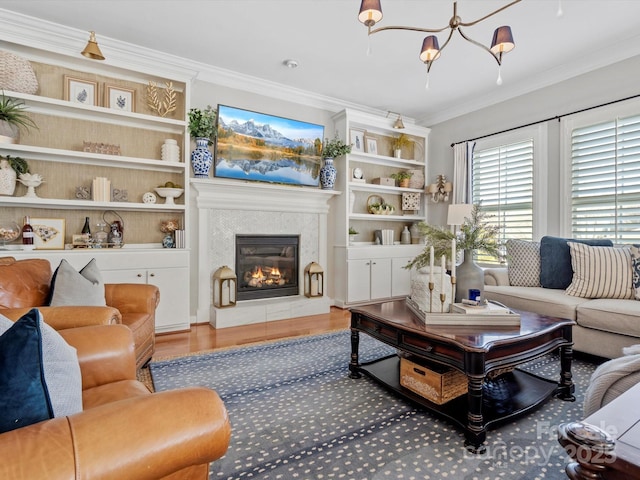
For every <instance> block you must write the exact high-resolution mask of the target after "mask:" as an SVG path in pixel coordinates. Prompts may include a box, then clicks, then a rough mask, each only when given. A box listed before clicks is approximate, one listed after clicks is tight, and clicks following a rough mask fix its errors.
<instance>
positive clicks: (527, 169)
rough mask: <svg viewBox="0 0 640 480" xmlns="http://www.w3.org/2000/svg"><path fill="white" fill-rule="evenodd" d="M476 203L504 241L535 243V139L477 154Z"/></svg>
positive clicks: (485, 150)
mask: <svg viewBox="0 0 640 480" xmlns="http://www.w3.org/2000/svg"><path fill="white" fill-rule="evenodd" d="M472 177H473V182H472V196H473V203H479V202H480V201H481V202H482V210H483V211H485V212H487V214H488V215H489V218H490V219H492V220H493V221H495V222H497V223H498V225H499V226H500V230H501V240H502V241H506V240H508V239H510V238H520V239H525V240H531V239H533V139H532V138H529V139H527V140H524V141H520V142H517V143H511V144H507V145H499V146H497V147H491V148H486V149H481V150H478V149H477V147H476V150H475V151H474V153H473V164H472Z"/></svg>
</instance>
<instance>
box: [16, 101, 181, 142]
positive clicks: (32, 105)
mask: <svg viewBox="0 0 640 480" xmlns="http://www.w3.org/2000/svg"><path fill="white" fill-rule="evenodd" d="M4 94H5V96H7V97H15V98H19V99H21V100H23V101H24V103H25V105H27V106H28V107H29V111H32V112H36V113H43V114H52V115H56V116H63V117H65V118H76V119H80V120H89V121H93V122H96V121H97V122H103V123H110V124H114V125H120V126H127V127H134V128H146V129H149V130H156V131H159V132H166V133H176V134H182V133H184V128H185V126H186V125H187V122H186V121H185V120H175V119H172V118H164V117H159V116H154V115H146V114H141V113H135V112H122V111H120V110H114V109H111V108H106V107H98V106H93V105H83V104H81V103H72V102H69V101H67V100H59V99H57V98H50V97H41V96H39V95H30V94H27V93H19V92H11V91H5V92H4Z"/></svg>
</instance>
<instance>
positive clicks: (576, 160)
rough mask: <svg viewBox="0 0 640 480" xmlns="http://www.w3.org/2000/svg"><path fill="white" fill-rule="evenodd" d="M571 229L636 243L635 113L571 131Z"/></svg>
mask: <svg viewBox="0 0 640 480" xmlns="http://www.w3.org/2000/svg"><path fill="white" fill-rule="evenodd" d="M571 234H572V236H574V237H576V238H594V237H600V238H609V239H611V240H614V241H617V242H622V243H638V242H640V115H633V116H629V117H625V118H613V119H612V120H608V121H604V122H598V123H594V124H592V125H587V126H582V127H579V128H574V129H573V130H572V131H571Z"/></svg>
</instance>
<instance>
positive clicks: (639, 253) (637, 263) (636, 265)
mask: <svg viewBox="0 0 640 480" xmlns="http://www.w3.org/2000/svg"><path fill="white" fill-rule="evenodd" d="M630 250H631V259H632V262H633V264H632V267H633V288H634V290H635V296H636V300H640V247H638V246H636V245H633V246H632V247H631V248H630Z"/></svg>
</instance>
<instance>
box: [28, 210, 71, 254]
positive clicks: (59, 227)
mask: <svg viewBox="0 0 640 480" xmlns="http://www.w3.org/2000/svg"><path fill="white" fill-rule="evenodd" d="M64 225H65V221H64V218H34V217H31V226H32V227H33V244H34V245H35V247H36V250H62V249H64Z"/></svg>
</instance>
